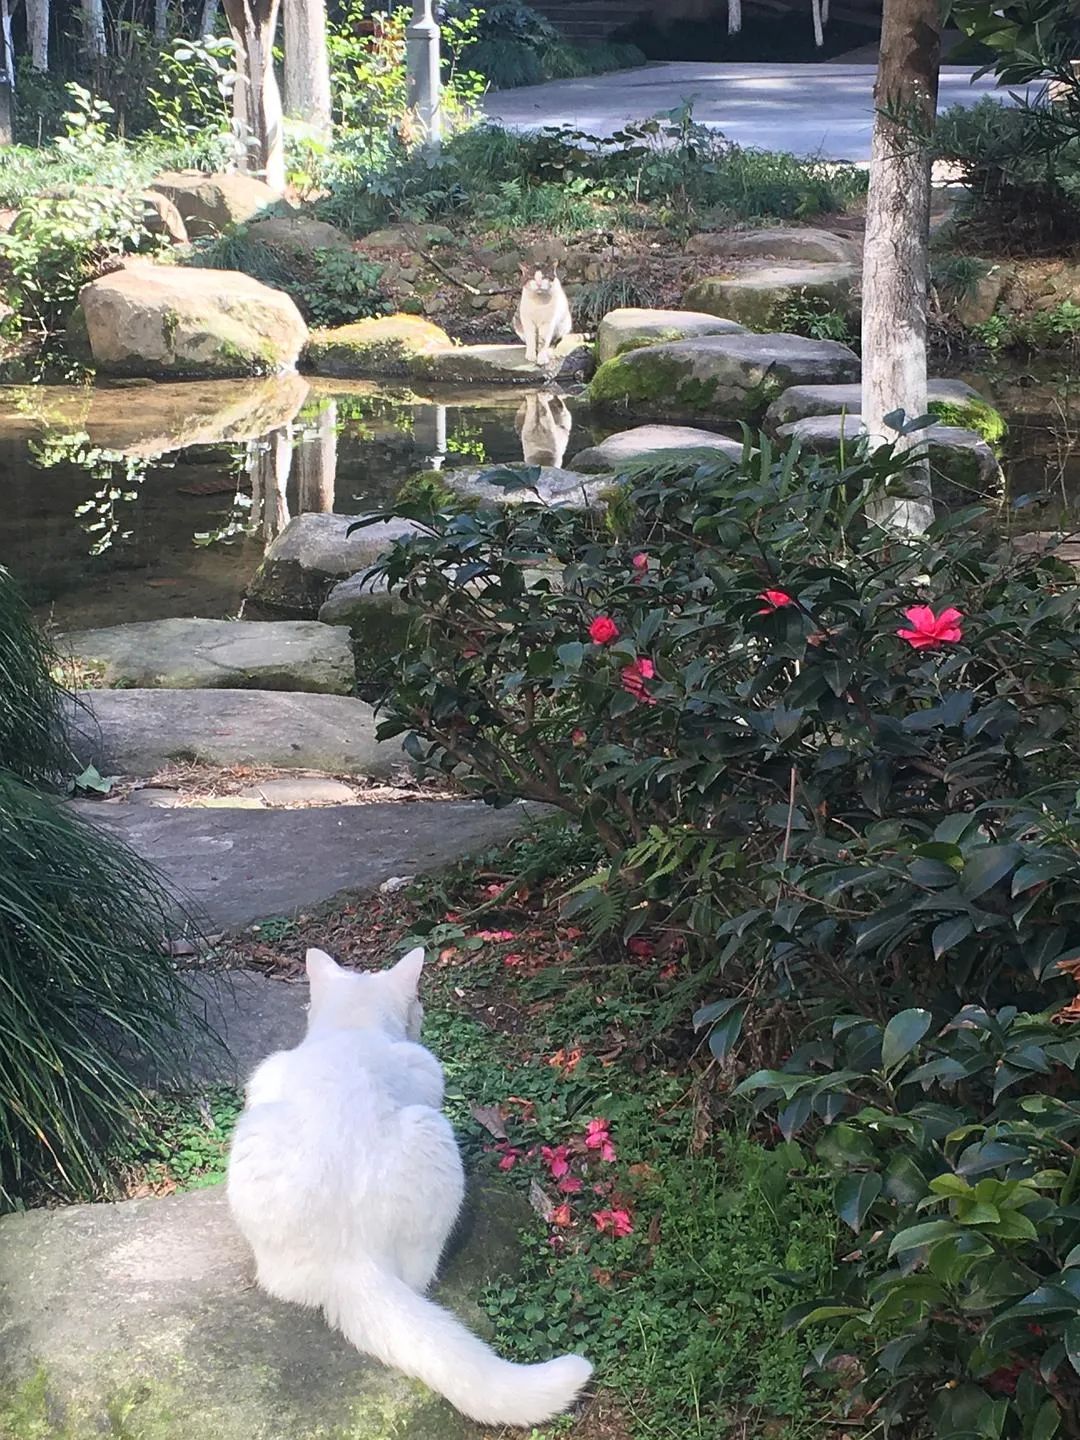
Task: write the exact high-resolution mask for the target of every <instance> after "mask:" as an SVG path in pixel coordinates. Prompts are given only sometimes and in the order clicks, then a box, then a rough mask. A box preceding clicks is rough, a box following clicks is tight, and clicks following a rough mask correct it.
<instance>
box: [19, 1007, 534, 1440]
mask: <svg viewBox="0 0 1080 1440" xmlns="http://www.w3.org/2000/svg"><path fill="white" fill-rule="evenodd" d="M281 988H289V987H281ZM530 1224H532V1225H535V1217H532V1216H531V1215H530V1212H529V1210H528V1208H527V1206H526V1205H525V1203H524V1201H523V1200H522V1199H521V1198H520V1196H518V1194H517V1193H516V1192H515V1191H512V1190H510V1189H509V1187H507V1186H506V1185H505V1184H498V1183H496V1182H493V1181H491V1180H487V1179H485V1180H483V1181H475V1182H474V1183H473V1184H472V1185H471V1187H470V1196H469V1200H468V1202H467V1208H466V1213H465V1216H464V1217H463V1222H462V1224H461V1226H460V1227H459V1233H458V1235H457V1236H456V1237H455V1240H452V1241H451V1247H452V1248H451V1254H450V1258H449V1260H448V1262H447V1266H446V1269H445V1278H444V1279H443V1280H442V1281H441V1282H440V1284H439V1285H438V1286H437V1287H436V1294H437V1298H439V1299H440V1300H441V1301H442V1302H443V1303H444V1304H447V1305H449V1306H450V1307H451V1308H452V1309H454V1310H455V1311H457V1313H458V1314H459V1315H460V1316H461V1318H462V1319H463V1320H465V1322H466V1323H467V1324H469V1325H470V1326H471V1327H472V1328H473V1329H476V1330H478V1331H481V1332H483V1331H484V1330H486V1329H488V1327H487V1325H486V1324H485V1320H484V1317H483V1316H482V1315H481V1314H480V1312H479V1307H478V1297H479V1295H480V1294H481V1292H482V1290H483V1289H484V1287H485V1286H486V1285H488V1284H492V1283H495V1282H496V1281H498V1280H500V1279H502V1278H505V1277H506V1276H508V1275H513V1274H515V1273H516V1272H517V1269H518V1264H519V1241H518V1238H517V1237H518V1233H519V1231H520V1230H521V1229H523V1228H525V1227H527V1226H529V1225H530ZM489 1333H490V1332H489ZM0 1375H2V1376H3V1378H4V1380H5V1382H6V1384H7V1386H9V1387H11V1388H12V1389H13V1391H14V1399H11V1398H10V1397H9V1398H7V1399H4V1398H0V1434H5V1435H9V1434H10V1435H13V1436H16V1435H17V1436H20V1437H21V1436H24V1435H25V1436H27V1437H29V1436H31V1435H33V1436H41V1437H45V1436H50V1435H55V1436H59V1435H60V1433H61V1430H62V1433H63V1435H64V1437H65V1440H100V1437H101V1436H102V1435H103V1434H120V1433H123V1434H124V1435H126V1436H131V1437H132V1440H135V1437H138V1440H150V1437H151V1436H152V1437H155V1440H184V1437H190V1436H196V1435H197V1436H200V1437H204V1440H285V1437H288V1440H345V1437H348V1440H388V1437H389V1436H391V1435H393V1436H394V1437H395V1440H481V1437H482V1436H484V1435H485V1434H486V1433H488V1430H485V1428H484V1427H480V1426H475V1425H473V1424H471V1423H470V1422H469V1421H467V1420H465V1419H464V1418H463V1417H462V1416H460V1415H459V1414H458V1413H457V1412H456V1411H455V1410H453V1409H452V1408H451V1407H450V1405H449V1404H448V1403H447V1402H446V1401H444V1400H442V1399H440V1398H438V1397H437V1396H435V1395H433V1394H432V1392H431V1391H429V1390H427V1389H426V1388H425V1387H424V1386H423V1385H420V1384H418V1383H417V1382H415V1381H413V1380H409V1379H407V1378H405V1377H404V1376H402V1375H400V1374H398V1373H397V1372H396V1371H392V1370H387V1369H385V1368H384V1367H383V1366H381V1365H379V1364H378V1363H377V1362H376V1361H374V1360H371V1359H369V1358H367V1357H365V1356H361V1355H360V1354H358V1352H357V1351H356V1350H354V1349H353V1348H352V1346H350V1345H349V1344H348V1343H347V1342H346V1341H345V1340H344V1338H343V1337H342V1336H341V1335H339V1334H338V1333H337V1332H336V1331H332V1330H331V1329H330V1328H329V1327H328V1326H327V1325H326V1323H325V1321H324V1320H323V1319H322V1317H321V1315H319V1314H318V1313H316V1312H314V1311H306V1310H303V1309H301V1308H300V1307H298V1306H294V1305H287V1304H284V1303H283V1302H281V1301H277V1300H272V1299H270V1298H269V1297H268V1296H265V1295H263V1294H262V1293H261V1292H260V1291H259V1290H257V1289H256V1288H255V1285H254V1266H253V1262H252V1260H251V1256H250V1253H249V1251H248V1249H247V1246H246V1245H245V1243H244V1242H243V1240H242V1239H241V1237H240V1235H239V1233H238V1231H237V1230H236V1229H235V1227H234V1226H233V1224H232V1220H231V1217H230V1216H229V1213H228V1208H227V1204H226V1199H225V1190H224V1186H222V1185H215V1186H213V1187H212V1188H209V1189H203V1190H195V1191H191V1192H189V1193H187V1194H180V1195H171V1196H168V1197H165V1198H149V1199H142V1200H127V1201H123V1202H122V1203H120V1204H114V1205H72V1206H67V1207H62V1208H59V1209H49V1210H46V1209H41V1210H31V1211H28V1212H26V1213H23V1214H13V1215H5V1216H3V1217H0ZM116 1416H122V1417H123V1420H122V1426H123V1429H122V1432H121V1431H119V1430H116V1429H114V1427H113V1423H111V1422H110V1420H109V1418H108V1417H116ZM16 1417H18V1418H17V1419H16ZM9 1421H10V1427H9ZM16 1427H20V1428H16ZM488 1428H490V1427H488Z"/></svg>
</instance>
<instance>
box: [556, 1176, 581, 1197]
mask: <svg viewBox="0 0 1080 1440" xmlns="http://www.w3.org/2000/svg"><path fill="white" fill-rule="evenodd" d="M559 1189H560V1191H561V1192H562V1193H563V1194H564V1195H577V1194H579V1193H580V1191H581V1181H580V1180H579V1179H578V1177H577V1176H576V1175H564V1176H563V1178H562V1179H561V1180H560V1181H559Z"/></svg>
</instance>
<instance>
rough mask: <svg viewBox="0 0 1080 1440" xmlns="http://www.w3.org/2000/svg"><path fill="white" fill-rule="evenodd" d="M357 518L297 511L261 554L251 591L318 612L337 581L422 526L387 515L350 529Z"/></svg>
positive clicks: (294, 610) (295, 609)
mask: <svg viewBox="0 0 1080 1440" xmlns="http://www.w3.org/2000/svg"><path fill="white" fill-rule="evenodd" d="M358 518H359V517H358V516H356V515H335V514H329V515H320V514H316V513H314V512H312V513H309V514H306V515H297V516H296V518H295V519H294V520H290V521H289V523H288V525H286V527H285V529H284V530H283V531H282V532H281V534H280V535H279V536H278V537H277V538H276V539H275V540H274V541H273V543H272V544H271V545H270V547H269V549H268V550H267V552H266V554H265V555H264V556H263V560H262V564H261V565H260V566H259V568H258V570H257V571H256V572H255V575H254V577H253V578H252V581H251V584H250V585H249V587H248V595H249V596H250V597H251V598H252V599H253V600H256V601H258V602H259V604H261V605H266V606H267V607H268V608H270V609H272V610H278V611H281V612H282V613H283V614H288V615H295V616H301V617H302V616H311V615H315V614H316V613H317V612H318V611H319V608H320V606H322V604H323V603H324V601H325V600H326V599H327V597H328V596H329V594H330V591H331V589H332V588H333V586H334V583H335V582H336V581H338V580H345V579H347V578H348V577H349V576H350V575H356V574H357V573H359V572H362V571H365V570H367V569H369V568H370V567H371V566H372V565H374V564H375V562H376V561H377V560H378V559H379V557H380V556H381V555H382V554H383V553H384V552H385V551H386V550H387V549H388V548H389V546H390V545H391V544H392V543H393V541H395V540H398V539H401V538H402V537H403V536H407V535H414V534H416V533H417V530H418V528H419V527H418V526H416V525H415V524H414V523H413V522H412V521H411V520H383V521H380V522H379V523H378V524H377V525H371V526H368V527H367V528H365V529H363V530H357V531H356V532H355V533H354V534H353V535H348V534H347V533H346V532H347V531H348V529H349V526H350V525H354V524H355V523H356V521H357V519H358Z"/></svg>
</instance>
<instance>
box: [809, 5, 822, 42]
mask: <svg viewBox="0 0 1080 1440" xmlns="http://www.w3.org/2000/svg"><path fill="white" fill-rule="evenodd" d="M810 9H811V11H812V13H813V17H814V44H815V45H816V46H817V48H818V49H819V50H820V49H821V47H822V46H823V45H824V44H825V15H824V11H823V8H822V0H810Z"/></svg>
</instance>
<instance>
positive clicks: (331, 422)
mask: <svg viewBox="0 0 1080 1440" xmlns="http://www.w3.org/2000/svg"><path fill="white" fill-rule="evenodd" d="M315 425H316V430H315V434H314V435H308V436H307V437H306V438H305V439H303V440H301V442H300V444H299V445H297V447H296V461H295V463H296V484H297V503H298V507H299V510H300V513H301V514H307V513H308V512H309V511H314V512H315V513H316V514H318V515H329V514H331V513H332V512H333V509H334V487H335V482H336V480H337V405H336V404H335V403H334V401H333V400H328V401H327V402H326V405H325V407H324V408H323V409H322V410H320V411H319V415H318V418H317V420H316V422H315Z"/></svg>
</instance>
